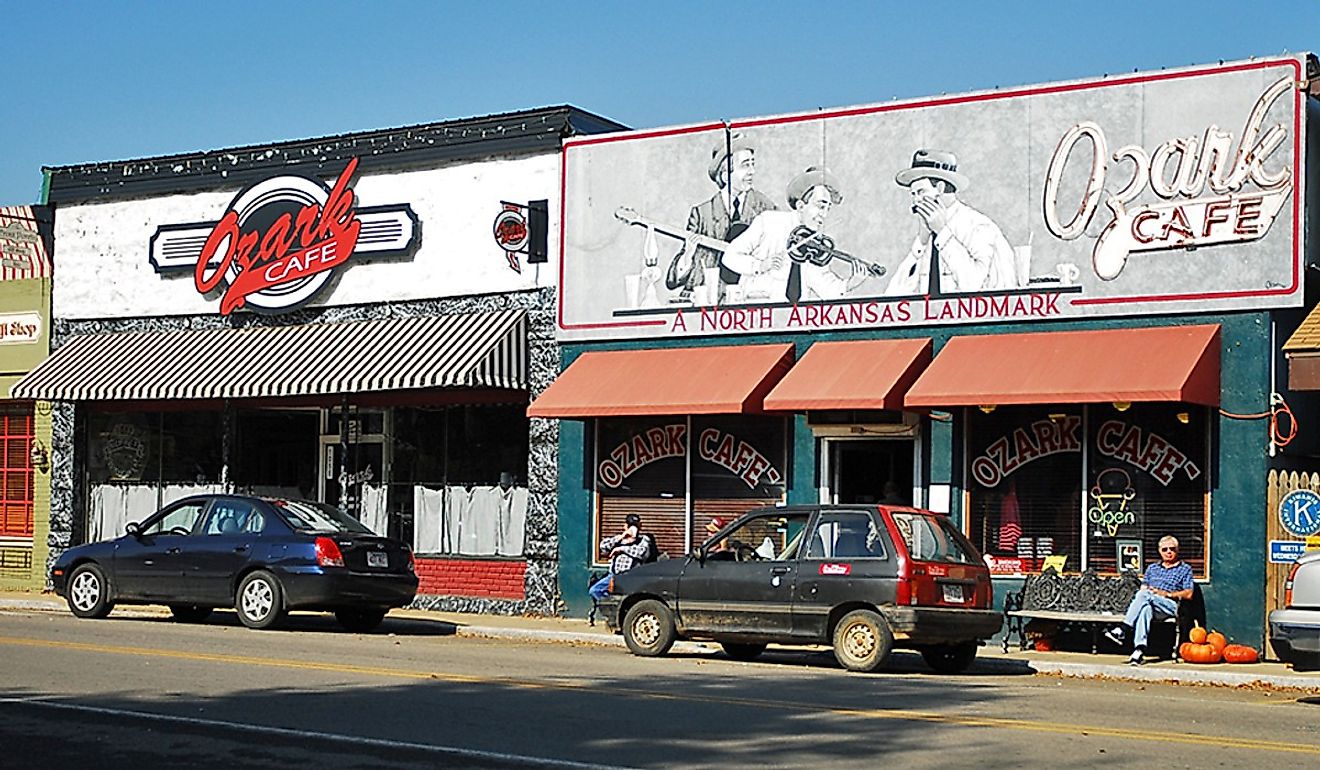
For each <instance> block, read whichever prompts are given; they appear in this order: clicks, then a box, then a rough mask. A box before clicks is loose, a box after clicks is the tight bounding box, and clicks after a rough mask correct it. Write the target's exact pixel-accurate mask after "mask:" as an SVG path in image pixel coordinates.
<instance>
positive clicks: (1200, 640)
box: [1187, 626, 1206, 644]
mask: <svg viewBox="0 0 1320 770" xmlns="http://www.w3.org/2000/svg"><path fill="white" fill-rule="evenodd" d="M1205 637H1206V633H1205V629H1204V628H1201V627H1200V626H1192V630H1191V631H1189V632H1188V633H1187V638H1188V639H1190V640H1191V641H1192V644H1205Z"/></svg>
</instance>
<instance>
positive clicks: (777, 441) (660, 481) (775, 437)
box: [591, 415, 788, 555]
mask: <svg viewBox="0 0 1320 770" xmlns="http://www.w3.org/2000/svg"><path fill="white" fill-rule="evenodd" d="M786 442H787V431H786V428H785V420H784V419H783V418H777V417H759V416H757V417H749V416H741V415H732V416H711V417H696V416H694V417H691V418H685V417H660V418H637V419H607V420H599V421H597V423H596V437H595V451H594V452H593V455H594V462H593V467H594V469H595V470H594V473H593V474H592V475H591V478H593V479H594V482H593V485H594V491H595V492H596V499H597V507H596V521H595V525H596V526H595V529H596V532H597V533H600V534H601V536H603V535H605V534H610V533H612V532H616V531H618V530H619V529H621V528H622V526H623V520H624V517H625V516H626V515H627V514H629V513H639V514H641V516H642V523H643V529H644V530H645V531H647V532H651V533H652V534H654V535H655V537H656V542H657V545H658V546H659V548H660V550H661V551H667V552H668V553H670V554H671V555H677V554H681V553H686V552H687V551H688V550H689V549H690V547H691V545H694V544H697V543H700V542H701V541H702V540H704V538H705V536H704V533H703V531H702V525H703V524H704V523H705V522H706V521H707V520H709V519H710V518H712V517H715V516H725V517H731V516H735V515H738V514H741V513H743V512H745V511H748V510H751V509H752V508H755V507H757V506H760V505H770V504H774V503H776V502H779V501H781V500H782V499H783V498H784V492H785V484H786V476H787V470H786V468H787V457H788V449H787V443H786ZM689 498H690V501H691V504H690V510H689Z"/></svg>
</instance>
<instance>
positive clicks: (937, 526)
mask: <svg viewBox="0 0 1320 770" xmlns="http://www.w3.org/2000/svg"><path fill="white" fill-rule="evenodd" d="M893 516H894V523H895V524H896V525H898V533H899V534H900V535H901V536H902V537H903V542H904V543H905V544H906V545H907V549H908V553H909V554H911V555H912V558H913V559H916V560H917V561H944V562H954V563H957V564H973V563H975V562H976V561H977V559H976V558H975V557H974V556H973V549H972V545H971V543H969V542H967V539H966V538H965V537H963V535H962V533H961V532H959V531H958V530H957V528H955V527H954V526H953V524H952V523H951V522H950V521H949V520H948V519H946V518H944V517H943V516H933V515H930V514H922V513H908V512H904V511H894V513H893Z"/></svg>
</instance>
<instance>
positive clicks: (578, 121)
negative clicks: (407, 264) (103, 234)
mask: <svg viewBox="0 0 1320 770" xmlns="http://www.w3.org/2000/svg"><path fill="white" fill-rule="evenodd" d="M626 129H627V126H625V125H623V124H621V123H616V122H615V121H612V120H610V119H608V118H604V117H601V116H599V115H594V114H592V113H589V112H584V111H582V110H579V109H578V108H576V107H571V106H567V105H565V106H559V107H547V108H542V109H535V110H526V111H523V112H510V113H503V114H499V115H489V116H485V117H480V118H467V119H463V120H451V121H445V122H442V123H427V124H423V125H415V126H404V127H401V128H390V129H382V130H376V131H365V132H359V133H353V134H341V135H338V136H330V137H321V138H315V139H299V140H295V141H288V142H275V143H270V144H261V145H249V146H245V147H235V148H230V149H224V150H212V151H209V152H199V153H186V154H178V155H163V156H158V157H151V158H140V159H135V160H124V161H113V162H109V163H87V164H81V165H74V166H43V167H42V170H43V171H45V172H46V173H47V174H48V175H49V176H50V190H49V193H48V196H47V203H55V204H68V203H78V202H87V201H103V200H122V199H127V198H143V197H151V196H155V195H167V194H174V193H185V192H198V191H202V190H209V191H217V190H229V189H240V188H243V187H246V186H248V185H250V184H253V183H255V182H258V181H260V180H262V179H265V178H267V177H271V176H277V175H280V174H290V173H294V174H302V175H305V176H311V177H318V178H319V177H324V176H326V175H328V174H329V173H330V172H329V171H327V170H326V169H327V168H329V169H338V168H341V164H342V163H345V162H347V161H348V160H349V159H351V158H359V164H358V171H359V173H362V172H365V171H372V172H377V171H383V170H386V169H390V170H393V169H406V168H413V167H425V166H434V165H437V164H440V163H444V162H452V161H456V160H476V159H480V158H485V157H490V156H494V155H504V154H512V153H525V152H533V151H551V150H554V151H558V149H559V147H560V146H561V144H562V141H563V139H564V137H567V136H573V135H578V134H594V133H602V132H607V131H622V130H626Z"/></svg>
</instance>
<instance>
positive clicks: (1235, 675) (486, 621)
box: [0, 593, 1320, 693]
mask: <svg viewBox="0 0 1320 770" xmlns="http://www.w3.org/2000/svg"><path fill="white" fill-rule="evenodd" d="M3 609H10V610H38V611H45V612H68V608H67V607H66V605H65V604H64V601H63V600H62V599H60V598H59V597H57V596H55V595H54V594H37V593H0V610H3ZM166 612H168V611H167V610H166V609H165V608H164V607H155V606H147V607H121V608H117V609H116V610H115V613H116V614H119V615H130V616H131V615H132V614H135V613H140V614H143V615H149V616H150V615H163V614H165V613H166ZM389 616H390V617H391V618H407V619H410V620H424V621H431V622H437V623H445V624H448V625H451V626H452V627H453V629H454V635H455V636H464V637H479V638H490V639H512V640H518V641H543V642H558V643H568V644H597V645H610V646H618V647H622V646H623V638H622V637H621V636H618V635H616V634H611V633H610V632H609V630H608V629H607V628H606V627H605V625H604V623H597V624H596V625H595V626H590V625H587V621H586V620H584V619H580V618H542V617H510V616H504V615H476V614H469V613H459V612H434V611H430V610H393V611H391V612H390V615H389ZM676 649H683V650H687V651H692V652H700V651H712V652H713V651H717V650H718V649H719V645H717V644H711V643H701V642H680V643H679V644H678V645H676ZM895 665H896V666H898V667H900V668H904V669H906V668H909V667H911V668H912V669H913V670H921V669H922V668H923V665H922V663H921V661H920V659H919V658H916V657H915V656H901V657H900V658H899V659H896V661H895ZM971 672H972V673H976V672H982V673H987V674H994V673H1002V674H1012V673H1018V674H1029V673H1034V674H1051V675H1056V676H1070V677H1084V678H1085V677H1095V678H1107V679H1121V680H1129V681H1141V682H1172V683H1176V684H1200V685H1213V686H1221V687H1270V688H1280V689H1298V690H1309V691H1313V692H1317V693H1320V671H1314V672H1295V671H1293V670H1292V669H1291V668H1289V667H1288V666H1285V665H1284V664H1282V663H1277V662H1274V663H1269V662H1262V663H1251V664H1237V665H1230V664H1227V663H1219V664H1214V665H1198V664H1193V663H1174V662H1173V661H1163V660H1161V661H1155V662H1152V663H1148V664H1146V665H1144V666H1140V667H1133V666H1129V665H1127V659H1126V657H1124V656H1121V655H1091V654H1088V653H1074V652H1036V651H1034V650H1025V651H1021V652H1019V651H1017V650H1014V649H1012V648H1010V651H1009V652H1008V653H1004V652H1003V651H1002V648H1000V647H999V645H997V644H991V645H987V646H985V647H982V648H981V650H980V652H979V653H978V655H977V658H976V663H975V664H974V666H973V667H972V669H971Z"/></svg>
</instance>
